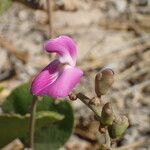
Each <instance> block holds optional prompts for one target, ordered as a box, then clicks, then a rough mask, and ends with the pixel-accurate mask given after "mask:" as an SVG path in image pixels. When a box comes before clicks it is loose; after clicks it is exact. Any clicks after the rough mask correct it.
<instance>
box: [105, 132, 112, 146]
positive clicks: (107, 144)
mask: <svg viewBox="0 0 150 150" xmlns="http://www.w3.org/2000/svg"><path fill="white" fill-rule="evenodd" d="M105 144H106V146H107V147H108V148H110V146H111V139H110V136H109V133H108V130H106V133H105Z"/></svg>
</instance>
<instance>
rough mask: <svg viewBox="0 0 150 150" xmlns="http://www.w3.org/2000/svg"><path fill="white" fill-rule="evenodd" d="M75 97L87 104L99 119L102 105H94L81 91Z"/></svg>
mask: <svg viewBox="0 0 150 150" xmlns="http://www.w3.org/2000/svg"><path fill="white" fill-rule="evenodd" d="M76 96H77V98H79V99H80V100H81V101H82V102H83V103H84V104H85V105H87V106H88V107H89V108H90V109H91V110H92V111H93V112H94V113H95V115H96V116H97V117H98V118H99V119H100V118H101V111H102V107H101V106H96V105H94V104H92V103H90V102H91V99H90V98H88V97H87V96H85V95H84V94H82V93H78V94H77V95H76Z"/></svg>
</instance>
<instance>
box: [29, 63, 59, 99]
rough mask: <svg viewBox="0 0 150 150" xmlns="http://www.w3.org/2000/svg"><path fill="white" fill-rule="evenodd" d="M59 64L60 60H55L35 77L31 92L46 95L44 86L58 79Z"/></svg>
mask: <svg viewBox="0 0 150 150" xmlns="http://www.w3.org/2000/svg"><path fill="white" fill-rule="evenodd" d="M59 65H60V62H59V60H54V61H52V62H51V63H50V64H49V65H48V66H46V67H45V68H44V69H43V70H42V71H41V72H40V73H39V74H38V75H37V76H36V77H35V79H34V80H33V82H32V86H31V92H32V94H33V95H37V96H42V95H44V92H43V91H44V88H45V87H47V86H48V85H50V84H52V83H53V82H54V81H55V80H56V79H57V77H58V75H59V70H58V69H59V67H58V66H59Z"/></svg>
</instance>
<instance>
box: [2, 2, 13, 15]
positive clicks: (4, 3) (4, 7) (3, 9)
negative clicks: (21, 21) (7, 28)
mask: <svg viewBox="0 0 150 150" xmlns="http://www.w3.org/2000/svg"><path fill="white" fill-rule="evenodd" d="M11 3H12V2H11V0H0V14H1V13H3V12H4V11H5V10H7V8H9V7H10V5H11Z"/></svg>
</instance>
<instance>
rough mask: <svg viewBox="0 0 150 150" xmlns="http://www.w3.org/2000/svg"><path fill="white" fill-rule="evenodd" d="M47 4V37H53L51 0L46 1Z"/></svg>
mask: <svg viewBox="0 0 150 150" xmlns="http://www.w3.org/2000/svg"><path fill="white" fill-rule="evenodd" d="M46 3H47V14H48V24H49V28H48V29H49V35H50V37H51V38H52V37H53V25H52V0H46Z"/></svg>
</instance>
